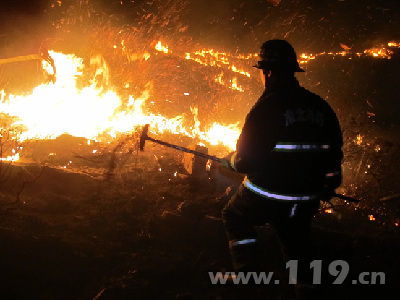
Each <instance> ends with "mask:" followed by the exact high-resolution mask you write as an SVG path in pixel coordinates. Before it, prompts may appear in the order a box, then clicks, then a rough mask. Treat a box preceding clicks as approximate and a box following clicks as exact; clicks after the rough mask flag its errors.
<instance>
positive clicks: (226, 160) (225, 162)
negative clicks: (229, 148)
mask: <svg viewBox="0 0 400 300" xmlns="http://www.w3.org/2000/svg"><path fill="white" fill-rule="evenodd" d="M233 154H235V152H231V153H229V154H228V155H227V156H225V157H224V158H223V159H222V160H221V165H222V166H223V167H224V168H227V169H229V170H232V171H235V169H234V168H232V165H231V158H232V155H233Z"/></svg>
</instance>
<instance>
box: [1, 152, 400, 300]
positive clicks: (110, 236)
mask: <svg viewBox="0 0 400 300" xmlns="http://www.w3.org/2000/svg"><path fill="white" fill-rule="evenodd" d="M148 151H151V154H147V153H141V154H140V155H139V156H136V154H130V156H129V159H128V161H125V162H126V163H125V164H124V166H123V167H122V168H119V169H117V170H116V171H115V173H114V176H112V177H109V178H111V179H110V180H108V181H105V180H103V179H102V174H104V173H105V171H106V170H107V168H108V165H107V164H108V162H109V159H110V157H109V156H107V155H104V156H97V157H90V159H91V161H89V160H84V159H77V158H75V163H73V164H72V165H70V166H69V167H68V169H67V171H64V170H60V169H59V168H58V169H57V166H56V163H57V162H53V166H52V167H49V166H47V167H40V166H38V165H35V164H28V165H23V166H15V167H14V168H13V172H15V173H14V174H19V176H21V175H22V178H25V179H27V180H32V178H37V177H36V175H37V174H40V172H42V173H41V175H40V176H39V177H38V178H37V179H36V180H35V181H34V182H31V183H29V184H27V185H26V186H25V189H24V190H23V191H22V193H21V194H20V199H21V200H23V201H25V204H23V205H22V206H21V207H20V208H18V209H16V210H12V211H5V210H3V211H2V215H1V219H0V221H1V223H0V240H1V241H2V247H1V248H0V270H1V272H0V299H290V297H289V296H292V295H293V291H292V286H290V285H288V284H286V283H285V282H287V281H288V278H287V274H286V273H285V261H284V260H283V258H282V255H281V252H280V248H279V243H278V240H277V238H276V236H275V235H274V231H273V229H272V228H270V227H269V226H264V227H260V228H259V233H260V238H261V253H262V255H261V257H262V259H261V264H262V266H263V269H265V271H273V272H275V274H276V276H277V277H276V278H279V279H281V282H282V284H280V285H264V286H259V287H257V288H254V287H251V288H250V287H246V286H245V287H239V286H225V285H212V284H211V282H210V279H209V276H208V272H218V271H224V270H227V271H229V270H231V267H230V259H229V255H228V248H227V241H226V237H225V233H224V228H223V224H222V221H221V219H220V211H221V209H222V207H223V206H224V204H225V203H226V201H227V200H228V199H229V194H231V193H232V191H233V190H234V187H235V186H236V184H237V182H240V181H239V179H240V178H239V177H232V174H229V173H226V172H224V174H221V173H220V172H219V171H218V170H214V168H213V169H212V172H211V173H210V176H211V179H204V180H197V179H193V178H191V177H188V176H186V175H184V174H183V173H184V171H183V170H182V167H181V162H180V160H179V155H177V152H174V151H173V150H165V149H160V148H158V147H156V148H154V149H152V150H150V149H149V150H148ZM154 154H155V155H156V157H158V159H157V160H156V159H155V156H153V155H154ZM126 155H129V154H126ZM87 158H88V157H87ZM119 159H120V161H123V160H125V159H126V157H119ZM104 162H106V163H104ZM58 163H59V164H60V163H61V160H60V161H58ZM61 165H62V164H60V166H61ZM159 168H161V170H162V171H159ZM41 169H42V171H40V170H41ZM74 172H75V173H74ZM77 172H79V173H77ZM175 172H178V173H177V176H174V173H175ZM226 176H228V177H226ZM103 177H104V176H103ZM10 178H12V177H10ZM19 178H21V177H19ZM229 186H231V187H232V190H231V191H230V192H229V189H228V190H227V191H226V188H227V187H229ZM354 208H355V206H354V205H353V204H348V205H346V206H344V207H343V206H337V208H336V209H337V211H336V212H335V213H333V214H327V213H324V209H321V213H320V214H318V215H317V216H316V217H315V222H314V227H313V238H314V241H315V244H316V246H317V249H318V253H319V257H318V258H319V259H322V260H323V264H324V265H323V268H324V267H325V269H324V270H323V272H324V273H323V277H322V283H323V284H324V285H323V290H324V291H325V292H326V293H327V294H326V296H325V297H324V299H337V298H341V299H375V298H378V299H392V298H390V297H392V296H391V295H392V294H391V293H390V291H391V290H393V289H394V288H395V287H396V284H397V283H398V282H399V279H400V278H399V275H398V271H397V267H398V265H399V256H398V253H399V250H400V240H399V235H398V227H396V226H394V225H391V224H387V225H386V226H384V225H382V224H381V223H380V222H373V221H369V219H368V217H367V214H365V213H363V212H362V210H361V209H360V210H357V211H355V210H354ZM336 259H342V260H345V261H347V262H348V263H349V265H350V274H349V275H348V278H349V279H348V280H346V281H345V284H344V285H332V284H331V283H332V281H333V280H334V279H335V277H334V276H332V275H329V274H328V273H326V271H327V265H328V264H329V263H330V262H331V261H333V260H336ZM360 272H384V273H385V275H386V282H385V284H384V285H379V284H377V285H361V284H357V285H352V284H350V283H349V282H350V281H349V280H350V279H354V278H357V276H358V274H359V273H360ZM249 293H251V294H250V295H251V297H250V298H249ZM279 297H281V298H279Z"/></svg>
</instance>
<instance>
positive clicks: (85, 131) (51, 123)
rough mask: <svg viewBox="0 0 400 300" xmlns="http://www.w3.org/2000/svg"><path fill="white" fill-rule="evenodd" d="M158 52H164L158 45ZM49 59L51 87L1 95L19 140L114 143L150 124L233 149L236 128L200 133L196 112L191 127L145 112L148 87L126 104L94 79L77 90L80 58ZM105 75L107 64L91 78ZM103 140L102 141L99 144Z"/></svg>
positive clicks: (81, 71) (157, 129)
mask: <svg viewBox="0 0 400 300" xmlns="http://www.w3.org/2000/svg"><path fill="white" fill-rule="evenodd" d="M156 48H157V50H160V51H163V52H164V53H167V51H166V49H167V48H166V47H164V46H161V43H158V44H157V45H156ZM50 56H51V57H52V58H53V59H54V64H55V69H56V70H57V76H56V77H55V78H56V79H55V81H54V82H48V83H44V84H41V85H39V86H37V87H35V88H34V90H33V92H32V93H31V94H29V95H6V94H5V93H4V92H2V94H1V95H2V101H1V103H0V112H2V113H3V114H7V115H9V116H12V117H16V119H17V121H15V122H14V123H13V124H12V125H13V126H22V127H23V128H24V131H23V132H22V133H21V134H20V136H19V137H18V139H19V140H20V141H25V140H30V139H53V138H56V137H58V136H60V135H62V134H65V133H67V134H70V135H73V136H77V137H85V138H87V139H88V140H96V141H101V142H104V137H106V139H107V138H108V139H112V138H116V137H117V136H118V135H119V134H126V133H130V132H133V131H134V130H136V129H137V128H138V126H142V125H144V124H150V125H151V128H152V131H154V132H156V133H163V132H171V133H175V134H183V135H186V136H189V137H192V138H196V139H199V140H200V141H202V142H207V143H208V144H210V145H218V144H221V145H223V146H225V147H226V148H227V149H228V150H234V149H235V144H236V140H237V138H238V135H239V133H240V129H239V128H238V126H237V124H231V125H228V126H224V125H221V124H219V123H217V122H215V123H214V124H213V125H212V126H209V127H208V128H207V127H205V129H204V130H201V129H200V122H199V121H198V120H197V111H198V109H197V107H193V108H192V115H193V118H194V119H195V121H196V122H195V125H194V126H193V127H190V128H185V127H184V126H183V119H184V117H183V116H182V115H178V116H176V117H174V118H166V117H164V116H162V115H159V114H158V115H156V114H153V113H151V112H149V111H148V109H146V101H147V100H148V99H149V95H150V91H151V88H152V84H151V83H149V84H148V85H147V89H146V90H145V91H143V92H142V93H141V95H138V96H133V95H131V96H129V99H128V104H127V105H126V104H125V105H123V99H122V98H121V97H120V96H119V95H118V94H117V93H116V92H115V90H113V88H105V87H103V86H101V85H100V86H99V84H98V83H97V82H96V77H94V78H92V80H90V85H88V86H85V87H82V88H78V87H77V80H78V78H79V77H80V76H82V75H83V74H84V72H85V66H84V65H83V62H82V59H81V58H79V57H77V56H75V55H73V54H68V55H66V54H63V53H59V52H54V51H50ZM43 68H44V69H45V70H46V71H47V72H48V73H49V74H52V73H53V72H54V70H53V68H52V67H51V66H50V65H49V64H48V63H47V62H46V61H43ZM100 73H102V74H103V75H106V74H107V73H108V69H107V66H106V65H103V66H101V67H99V68H98V69H97V71H96V75H98V74H100ZM102 139H103V140H102ZM18 158H19V156H17V155H14V156H9V157H7V158H6V159H5V160H18Z"/></svg>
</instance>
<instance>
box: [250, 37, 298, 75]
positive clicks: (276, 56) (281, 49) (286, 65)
mask: <svg viewBox="0 0 400 300" xmlns="http://www.w3.org/2000/svg"><path fill="white" fill-rule="evenodd" d="M259 57H260V58H261V60H260V61H258V62H257V65H255V66H254V67H255V68H257V69H264V70H282V71H285V70H286V71H290V72H305V71H304V70H303V69H302V68H300V66H299V63H298V62H297V56H296V52H295V51H294V49H293V47H292V45H290V44H289V43H288V42H287V41H285V40H269V41H266V42H265V43H264V44H262V46H261V51H260V54H259Z"/></svg>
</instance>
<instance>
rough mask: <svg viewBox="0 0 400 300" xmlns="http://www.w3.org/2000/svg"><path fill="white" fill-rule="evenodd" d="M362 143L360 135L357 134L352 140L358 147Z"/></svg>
mask: <svg viewBox="0 0 400 300" xmlns="http://www.w3.org/2000/svg"><path fill="white" fill-rule="evenodd" d="M362 142H363V138H362V135H361V134H357V137H356V139H355V140H354V143H356V145H358V146H360V145H361V144H362Z"/></svg>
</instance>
